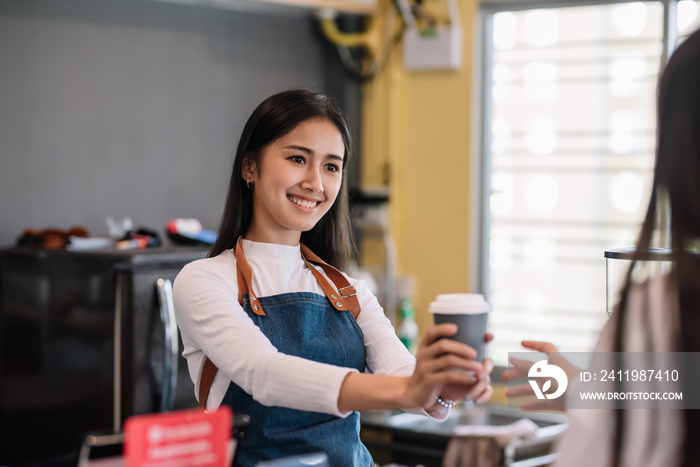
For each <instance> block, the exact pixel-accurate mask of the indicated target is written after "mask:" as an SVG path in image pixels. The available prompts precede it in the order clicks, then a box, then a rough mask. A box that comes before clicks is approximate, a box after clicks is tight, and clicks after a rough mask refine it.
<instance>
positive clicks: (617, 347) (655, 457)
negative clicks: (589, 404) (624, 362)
mask: <svg viewBox="0 0 700 467" xmlns="http://www.w3.org/2000/svg"><path fill="white" fill-rule="evenodd" d="M699 83H700V31H696V32H695V33H694V34H693V35H691V36H690V37H689V38H688V39H687V40H686V41H685V42H684V43H683V44H682V45H681V46H680V47H679V48H678V49H677V50H676V52H675V53H674V54H673V56H672V57H671V59H670V61H669V63H668V65H667V67H666V68H665V70H664V72H663V74H662V76H661V79H660V81H659V87H658V107H657V111H658V134H657V149H656V167H655V171H654V181H653V189H652V195H651V200H650V202H649V208H648V210H647V213H646V217H645V219H644V222H643V224H642V229H641V232H640V235H639V240H638V243H637V248H636V252H635V257H634V259H633V260H632V264H631V266H630V269H629V271H628V272H627V277H626V280H625V284H624V287H623V288H622V291H621V293H620V300H619V302H618V304H617V306H616V308H615V309H614V312H613V314H612V317H611V318H610V320H609V321H608V322H607V323H606V325H605V327H604V328H603V331H602V333H601V335H600V338H599V341H598V344H597V346H596V348H595V351H596V352H700V256H699V255H698V254H697V253H696V251H697V247H698V246H700V243H699V242H700V84H699ZM665 211H668V215H669V219H670V232H668V233H669V241H670V247H671V251H672V253H671V255H672V267H671V270H670V272H669V273H667V274H662V275H657V276H656V277H648V276H647V277H646V278H645V279H643V280H640V279H639V278H638V277H637V271H638V270H639V262H640V260H641V253H642V252H644V251H646V250H648V249H649V247H650V246H651V244H652V241H653V238H654V233H655V231H657V229H662V228H663V226H661V225H657V219H658V218H659V215H660V214H662V213H665ZM523 346H524V347H526V348H528V349H532V350H537V351H540V352H545V353H547V355H548V357H550V362H552V363H554V364H557V365H559V366H562V367H563V368H564V369H565V371H566V372H567V374H568V375H569V377H570V380H571V378H572V377H575V376H576V375H578V370H577V369H576V368H574V367H573V366H571V365H570V364H569V363H568V362H566V361H565V360H563V358H562V357H561V356H558V355H557V350H556V348H555V347H554V346H553V345H552V344H550V343H547V342H535V341H523ZM513 363H514V364H515V367H513V368H510V369H508V370H507V371H506V373H505V375H504V376H505V378H506V379H508V380H513V379H516V378H519V377H522V376H524V375H523V371H524V370H523V368H522V366H520V367H519V364H518V361H515V362H513ZM524 389H525V386H520V387H517V388H514V389H512V390H510V391H509V397H513V396H518V395H523V391H524ZM689 397H698V395H697V394H690V395H689ZM554 403H555V401H551V400H546V401H540V402H534V403H530V404H523V406H522V407H523V408H526V409H556V408H563V407H556V406H554V405H553V404H554ZM567 415H568V417H569V421H570V427H569V428H568V429H567V431H566V432H565V433H564V434H563V435H562V438H561V439H560V441H559V443H558V445H557V451H558V452H559V457H558V459H557V461H556V462H555V466H556V467H576V466H642V465H643V466H645V467H656V466H658V467H662V466H663V467H675V466H678V467H690V466H698V465H700V450H698V449H697V447H696V446H695V444H694V443H695V441H696V440H697V439H700V411H698V410H680V409H675V410H674V409H623V410H609V409H577V410H569V411H568V413H567Z"/></svg>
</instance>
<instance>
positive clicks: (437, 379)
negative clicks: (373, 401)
mask: <svg viewBox="0 0 700 467" xmlns="http://www.w3.org/2000/svg"><path fill="white" fill-rule="evenodd" d="M456 333H457V326H456V325H454V324H450V323H446V324H438V325H435V326H432V327H431V328H429V329H428V331H427V332H426V333H425V337H424V338H423V340H422V341H421V342H420V344H419V346H418V350H417V352H416V369H415V371H414V372H413V375H412V376H411V377H410V378H408V380H407V384H406V388H405V394H404V398H405V405H404V407H405V408H410V407H422V408H425V409H429V408H434V407H435V405H436V400H437V396H439V395H440V393H441V390H442V389H443V387H445V386H446V385H450V387H451V388H452V389H454V388H455V387H463V388H464V394H461V395H458V396H461V397H457V399H463V398H466V397H468V396H469V393H470V390H471V388H472V387H473V386H474V385H475V384H477V383H478V382H479V376H480V375H482V374H484V373H485V372H486V370H485V368H484V366H483V365H482V364H481V363H479V362H477V361H476V360H474V359H475V358H476V354H477V353H476V350H474V349H472V348H471V347H469V346H468V345H466V344H463V343H461V342H457V341H454V340H452V339H442V338H443V337H449V336H453V335H455V334H456ZM452 368H459V369H462V370H466V371H470V372H473V373H469V374H467V373H462V372H459V371H451V369H452ZM489 370H490V368H489ZM487 376H488V375H487ZM482 380H483V377H482Z"/></svg>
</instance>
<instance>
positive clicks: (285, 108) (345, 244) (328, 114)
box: [209, 89, 354, 269]
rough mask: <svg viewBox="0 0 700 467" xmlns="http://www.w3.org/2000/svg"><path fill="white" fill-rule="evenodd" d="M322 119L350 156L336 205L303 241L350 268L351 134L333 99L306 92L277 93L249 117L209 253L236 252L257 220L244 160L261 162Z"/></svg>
mask: <svg viewBox="0 0 700 467" xmlns="http://www.w3.org/2000/svg"><path fill="white" fill-rule="evenodd" d="M317 118H321V119H326V120H328V121H330V122H332V123H333V124H335V126H336V127H337V128H338V131H340V135H341V136H342V138H343V144H344V145H345V155H344V157H343V169H342V181H341V184H340V191H339V192H338V197H337V198H336V200H335V203H333V206H331V208H330V209H329V210H328V212H327V213H326V215H325V216H323V217H322V218H321V220H320V221H319V222H318V223H317V224H316V225H315V226H314V227H313V228H312V229H311V230H309V231H307V232H302V234H301V242H302V243H303V244H304V245H306V246H308V247H309V248H310V249H311V251H313V252H314V253H316V254H317V255H318V256H320V257H321V258H322V259H323V260H325V261H326V262H328V263H329V264H332V265H333V266H335V267H337V268H340V269H343V268H345V267H346V266H347V264H348V262H349V261H350V259H352V255H353V252H354V244H353V240H352V228H351V224H350V207H349V201H348V188H347V175H346V172H347V171H346V167H347V164H348V160H349V158H350V155H351V141H350V132H349V131H348V127H347V124H346V123H345V119H344V118H343V116H342V114H341V113H340V111H339V110H338V108H337V107H336V106H335V104H334V103H333V102H332V101H331V100H330V98H329V97H328V96H326V95H324V94H321V93H317V92H312V91H309V90H306V89H294V90H289V91H283V92H280V93H278V94H274V95H272V96H270V97H268V98H267V99H265V100H264V101H263V102H262V103H261V104H260V105H259V106H258V107H257V108H256V109H255V110H254V111H253V113H252V114H251V115H250V117H249V118H248V121H247V122H246V124H245V127H244V128H243V133H242V134H241V138H240V140H239V142H238V148H237V149H236V154H235V156H234V160H233V169H232V170H231V181H230V183H229V189H228V197H227V198H226V205H225V206H224V212H223V215H222V217H221V223H220V224H219V236H218V238H217V240H216V242H215V243H214V245H212V247H211V249H210V250H209V256H210V257H211V256H216V255H219V254H221V253H222V252H224V251H225V250H228V249H229V248H233V247H234V246H235V244H236V240H238V237H240V236H242V235H245V233H246V232H247V230H248V228H249V227H250V223H251V221H252V220H253V195H252V191H251V190H250V189H249V188H248V187H247V186H246V184H245V183H244V181H243V178H242V176H241V169H242V164H243V159H244V158H248V159H250V160H252V161H257V160H258V159H259V158H260V156H261V155H262V153H263V150H264V149H265V148H266V147H267V146H268V145H269V144H270V143H272V142H274V141H276V140H278V139H279V138H281V137H283V136H284V135H286V134H288V133H289V132H290V131H292V130H294V128H296V127H297V126H298V125H299V124H300V123H303V122H305V121H307V120H311V119H317Z"/></svg>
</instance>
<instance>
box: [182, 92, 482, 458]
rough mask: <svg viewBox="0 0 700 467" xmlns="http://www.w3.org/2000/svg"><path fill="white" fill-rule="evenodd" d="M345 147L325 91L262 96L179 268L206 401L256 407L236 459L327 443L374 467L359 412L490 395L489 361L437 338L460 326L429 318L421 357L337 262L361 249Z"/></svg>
mask: <svg viewBox="0 0 700 467" xmlns="http://www.w3.org/2000/svg"><path fill="white" fill-rule="evenodd" d="M349 156H350V138H349V136H348V130H347V127H346V125H345V122H344V120H343V118H342V116H341V115H340V113H339V112H338V111H337V110H336V108H335V107H334V106H333V105H332V104H331V102H330V101H329V99H328V98H327V97H326V96H324V95H322V94H316V93H312V92H309V91H305V90H295V91H286V92H282V93H279V94H276V95H274V96H271V97H269V98H268V99H266V100H265V101H264V102H263V103H262V104H260V106H258V108H257V109H256V110H255V111H254V112H253V114H252V115H251V116H250V118H249V120H248V122H247V123H246V126H245V128H244V129H243V134H242V135H241V139H240V141H239V145H238V149H237V151H236V158H235V160H234V164H233V169H232V173H231V182H230V186H229V195H228V199H227V201H226V206H225V208H224V215H223V218H222V222H221V226H220V232H219V236H218V239H217V242H216V244H215V245H214V246H213V247H212V250H211V251H210V255H209V256H210V257H209V258H207V259H204V260H200V261H195V262H193V263H190V264H189V265H187V266H186V267H185V268H183V270H182V272H181V273H180V274H179V275H178V277H177V279H176V281H175V286H174V301H175V310H176V315H177V321H178V324H179V327H180V331H181V333H182V341H183V344H184V349H185V350H184V352H183V355H184V356H185V357H186V358H187V361H188V366H189V370H190V376H191V377H192V380H193V381H194V382H195V391H196V393H197V395H198V399H199V403H200V405H201V406H202V407H206V408H207V409H216V408H218V407H219V406H220V405H221V404H226V405H229V406H231V407H232V408H233V410H234V412H235V413H243V414H248V415H249V416H250V420H251V422H250V426H249V428H248V430H247V433H246V436H245V438H244V439H243V440H242V441H241V442H240V444H239V447H238V452H237V453H236V461H235V464H236V465H250V466H253V465H255V464H256V463H258V462H259V461H261V460H265V459H273V458H280V457H287V456H294V455H300V454H306V453H312V452H318V451H323V452H325V453H326V454H327V455H328V458H329V461H330V465H333V466H366V467H367V466H370V465H372V458H371V456H370V454H369V451H367V449H366V448H365V447H364V446H363V444H362V443H361V441H360V437H359V413H358V412H357V411H359V410H369V409H390V408H404V409H408V410H412V411H414V412H417V413H421V414H424V415H427V416H430V417H433V418H436V419H444V418H446V417H447V416H448V414H449V410H450V407H451V406H452V402H451V401H452V400H457V399H470V400H471V399H473V400H475V402H476V403H480V402H484V401H485V400H487V399H488V398H489V397H490V396H491V394H492V389H491V386H490V378H489V374H490V372H491V370H492V368H493V364H492V362H491V361H490V360H488V359H486V360H484V362H483V364H482V363H479V362H477V361H475V360H474V358H475V357H476V351H475V350H474V349H472V348H470V347H468V346H467V345H465V344H462V343H459V342H456V341H453V340H451V339H441V337H445V336H449V335H454V334H455V333H456V331H457V329H456V327H455V326H454V325H449V324H443V325H439V326H434V327H432V328H430V329H429V330H428V331H427V333H426V337H425V339H424V340H423V341H422V342H421V344H420V346H419V348H418V352H417V355H416V357H415V358H414V357H413V355H411V354H410V353H409V352H408V351H407V350H406V348H405V347H404V346H403V344H402V343H401V342H400V341H399V339H398V338H397V336H396V333H395V331H394V328H393V327H392V325H391V323H390V321H389V320H388V319H387V318H386V316H385V315H384V312H383V310H382V308H381V307H380V306H379V304H378V302H377V299H376V298H375V297H374V296H373V295H372V293H371V292H370V290H369V288H368V287H367V285H366V284H365V283H364V282H362V281H357V280H355V279H352V278H350V277H348V276H346V275H345V274H343V273H341V272H340V271H338V269H336V268H343V267H345V266H346V265H347V262H348V260H349V259H350V253H351V251H352V242H351V238H350V216H349V210H348V200H347V186H346V171H345V167H346V165H347V163H348V157H349ZM455 367H456V368H460V369H463V370H469V372H468V373H467V372H457V371H450V370H449V368H455ZM446 400H447V401H446Z"/></svg>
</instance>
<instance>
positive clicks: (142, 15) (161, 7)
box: [0, 0, 359, 245]
mask: <svg viewBox="0 0 700 467" xmlns="http://www.w3.org/2000/svg"><path fill="white" fill-rule="evenodd" d="M332 52H333V50H331V49H330V48H329V47H328V45H326V44H324V41H323V40H322V38H321V37H320V36H319V35H318V33H317V28H315V26H314V23H313V21H312V20H311V19H310V18H309V17H308V16H303V15H288V14H284V13H278V12H264V13H261V12H251V11H227V10H217V9H211V8H203V7H191V6H186V5H178V4H171V3H161V2H157V1H149V0H141V1H125V0H100V1H95V0H61V1H56V0H18V1H6V0H4V1H2V2H0V162H1V165H0V245H9V244H13V243H14V242H15V240H16V239H17V237H18V236H19V235H20V233H21V231H22V230H23V229H24V228H26V227H32V228H34V229H43V228H46V227H50V226H54V227H58V228H63V229H67V228H69V227H71V226H73V225H76V224H80V225H84V226H85V227H87V228H88V230H89V231H90V232H91V233H92V234H93V235H104V234H106V226H105V218H106V217H107V216H109V215H112V216H130V217H131V218H132V219H133V221H134V223H135V225H137V226H148V227H151V228H155V229H158V230H159V231H161V232H163V225H164V223H165V221H166V220H168V219H171V218H175V217H196V218H199V219H200V220H201V221H202V223H203V224H204V226H205V227H207V228H211V229H215V228H216V226H217V223H218V220H219V216H220V213H221V209H222V207H223V203H224V199H225V196H226V189H227V182H228V177H229V170H230V167H231V162H232V161H231V156H232V153H233V149H234V146H235V144H236V143H237V141H238V136H239V133H240V131H241V129H242V127H243V124H244V122H245V119H246V118H247V116H248V115H249V114H250V112H252V110H253V109H254V108H255V106H256V105H257V104H258V103H259V102H260V101H261V100H262V99H263V98H264V97H266V96H267V95H269V94H271V93H273V92H276V91H279V90H282V89H286V88H289V87H299V86H303V87H310V88H313V89H318V90H322V91H327V92H329V93H330V94H331V95H333V93H334V92H340V93H343V89H351V90H354V91H352V92H350V93H349V94H347V93H346V94H347V95H346V96H345V97H343V96H336V97H338V99H339V100H340V101H343V99H345V100H346V101H347V102H345V103H344V104H345V105H346V106H349V109H348V110H349V113H350V114H351V117H352V116H358V115H359V108H358V107H359V92H358V91H357V90H358V88H357V86H354V87H353V85H352V84H347V83H342V82H339V80H343V79H346V78H343V75H342V73H339V72H338V66H337V64H336V63H335V61H336V60H337V58H336V57H335V55H334V54H333V53H332ZM346 84H347V85H346ZM348 96H349V97H348ZM351 120H352V118H351ZM355 130H356V129H355Z"/></svg>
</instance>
